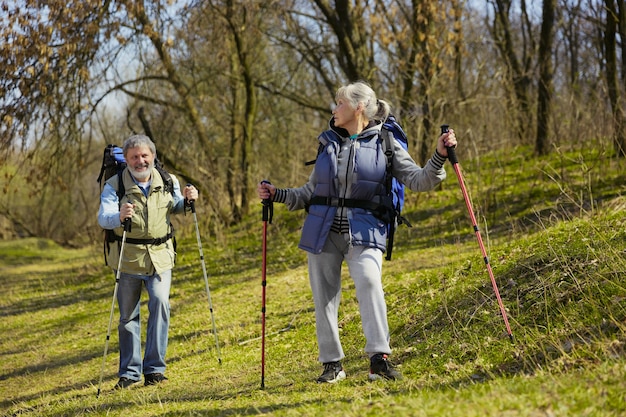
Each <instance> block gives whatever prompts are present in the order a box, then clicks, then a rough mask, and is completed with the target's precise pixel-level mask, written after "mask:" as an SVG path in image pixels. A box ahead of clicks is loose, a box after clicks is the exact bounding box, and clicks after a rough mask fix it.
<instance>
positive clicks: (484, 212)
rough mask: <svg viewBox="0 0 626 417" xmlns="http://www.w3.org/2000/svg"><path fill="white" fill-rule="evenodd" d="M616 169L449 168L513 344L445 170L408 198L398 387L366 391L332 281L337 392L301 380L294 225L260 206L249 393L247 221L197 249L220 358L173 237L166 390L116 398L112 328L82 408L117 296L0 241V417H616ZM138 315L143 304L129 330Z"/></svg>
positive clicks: (623, 264) (303, 297) (300, 274)
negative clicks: (438, 183) (472, 217)
mask: <svg viewBox="0 0 626 417" xmlns="http://www.w3.org/2000/svg"><path fill="white" fill-rule="evenodd" d="M460 157H461V156H460ZM624 164H625V161H620V160H615V159H613V158H611V157H610V154H606V153H603V152H598V151H597V150H584V151H577V152H571V153H561V152H555V153H554V154H552V155H550V156H549V157H546V158H541V159H537V158H534V157H532V156H531V154H530V153H529V151H528V150H527V149H516V150H515V151H514V152H511V151H509V152H507V153H506V154H505V153H503V154H493V155H488V156H483V157H482V158H480V159H471V160H469V159H468V160H467V162H465V161H464V160H463V159H462V158H461V165H462V169H463V172H464V174H465V183H466V185H467V187H468V190H469V192H470V196H471V198H472V203H473V206H474V209H475V212H476V216H477V219H478V223H479V225H480V229H481V234H482V237H483V240H484V241H485V244H486V246H487V250H488V253H489V258H490V263H491V266H492V267H493V271H494V275H495V278H496V280H497V283H498V287H499V291H500V294H501V296H502V301H503V304H504V306H505V308H506V310H507V314H508V319H509V321H510V325H511V330H512V333H513V336H514V341H513V342H512V341H511V340H510V339H509V338H508V337H507V333H506V329H505V325H504V321H503V318H502V316H501V314H500V313H499V309H498V304H497V302H496V299H495V297H494V291H493V289H492V285H491V283H490V280H489V276H488V274H487V271H486V268H485V264H484V262H483V260H482V257H481V253H480V249H479V247H478V245H477V243H476V239H475V236H474V233H473V230H472V228H471V224H470V221H469V217H468V214H467V210H466V207H465V204H464V202H463V198H462V196H461V193H460V190H459V187H458V184H457V182H456V177H455V175H454V173H453V171H452V169H451V167H450V166H448V167H447V169H448V173H449V174H448V175H449V177H448V180H447V181H446V182H445V183H444V185H443V186H442V187H441V189H439V190H436V191H432V192H429V193H423V194H411V193H409V197H408V200H407V207H406V210H405V214H406V215H407V216H408V218H409V219H410V221H411V222H412V224H413V227H412V228H406V227H402V228H400V229H399V230H398V232H397V234H396V246H395V249H394V257H393V260H391V261H388V262H387V261H386V262H385V264H384V268H385V269H384V284H385V291H386V296H387V304H388V309H389V323H390V328H391V333H392V334H391V342H392V346H393V348H394V355H393V357H392V359H393V361H394V363H396V364H397V365H398V368H399V369H400V370H401V371H402V373H403V374H404V379H403V380H402V381H397V382H376V383H371V382H368V381H367V360H366V356H365V354H364V353H363V345H364V340H363V336H362V332H361V324H360V319H359V314H358V306H357V303H356V299H355V296H354V286H353V284H352V282H351V280H350V279H349V277H348V275H347V271H345V270H344V276H345V278H346V279H345V280H344V296H343V302H342V309H341V316H340V318H341V324H342V341H343V344H344V349H345V351H346V355H347V357H346V360H345V362H344V366H345V368H346V372H347V374H348V378H347V379H346V380H345V381H342V382H341V383H340V384H336V385H318V384H316V383H315V382H314V381H315V378H317V376H318V375H319V373H320V371H321V366H320V365H319V363H317V361H316V354H317V347H316V341H315V326H314V317H313V303H312V299H311V294H310V290H309V287H308V281H307V271H306V257H305V255H304V253H303V252H302V251H300V250H299V249H297V248H296V244H297V241H298V239H299V227H300V226H301V224H302V219H303V213H289V212H287V211H286V210H285V209H284V207H282V206H280V205H276V207H275V213H274V221H273V222H272V224H271V225H268V258H267V259H268V270H267V287H266V291H267V310H266V319H267V330H266V336H267V338H266V358H265V360H266V363H265V389H261V388H260V382H261V338H260V337H261V294H262V287H261V235H262V221H261V209H260V205H259V206H258V210H256V207H255V208H254V209H253V210H252V211H253V212H255V211H258V213H257V214H256V215H253V216H252V217H250V218H248V219H246V221H245V222H244V223H242V224H241V225H239V226H237V227H234V228H232V229H231V230H228V231H226V232H225V233H224V235H223V236H219V238H215V237H209V236H203V249H204V255H205V259H206V262H207V264H206V265H207V272H208V279H209V286H210V295H211V299H212V303H213V309H214V318H215V320H216V324H217V336H218V340H219V344H220V355H218V352H217V349H216V347H215V339H214V334H213V332H212V326H211V316H210V313H209V306H208V303H207V293H206V291H205V286H204V279H203V274H202V269H201V264H200V260H199V253H198V247H197V244H196V236H195V232H194V230H193V229H191V228H189V227H187V228H183V229H182V230H180V231H179V238H178V245H179V258H178V264H177V267H176V269H175V271H174V285H173V289H172V294H171V301H172V324H171V328H170V345H169V350H168V371H167V376H168V377H169V378H170V381H169V383H168V384H166V385H163V386H160V387H143V386H142V387H137V388H134V389H130V390H125V391H122V392H120V391H112V390H111V388H112V386H113V385H114V383H115V381H116V380H117V376H116V370H117V364H118V357H117V331H116V328H115V326H114V328H113V333H112V336H111V344H110V346H109V354H108V355H107V357H106V361H105V373H104V383H103V387H102V388H103V391H102V394H101V395H100V397H98V398H96V392H97V388H98V380H99V376H100V373H101V369H102V363H103V357H102V354H103V348H104V343H105V336H106V330H107V324H108V320H109V312H110V307H111V297H112V294H113V289H114V277H113V276H112V273H111V272H110V270H109V269H108V268H106V267H104V266H103V261H102V255H101V247H100V243H99V242H94V244H93V245H92V246H91V247H88V248H84V249H82V250H74V249H71V250H70V249H65V248H61V247H59V246H57V245H55V244H54V243H52V242H50V241H45V240H37V239H26V240H18V241H2V242H0V276H1V277H2V278H1V279H2V284H3V290H4V297H2V299H1V301H0V306H1V311H2V313H1V314H2V334H3V337H2V339H1V340H0V355H1V357H2V359H3V360H2V361H1V363H0V410H2V414H3V415H13V416H59V415H63V416H80V415H99V416H104V415H124V416H196V415H198V416H199V415H202V416H247V415H278V416H296V415H297V416H301V415H305V416H315V415H342V416H359V417H362V416H379V415H394V416H618V415H623V414H624V413H626V394H625V392H626V356H625V343H626V334H625V319H626V274H625V271H626V211H625V210H624V209H625V208H626V181H625V176H626V174H625V172H626V171H625V170H624ZM293 185H296V184H293ZM200 204H201V201H199V202H198V205H200ZM201 223H202V220H201ZM202 226H203V229H204V228H205V227H206V225H205V224H202ZM144 300H147V296H144ZM146 311H147V310H146V307H145V303H144V305H142V314H143V319H144V322H145V318H146ZM116 314H117V309H116ZM116 317H117V316H116ZM114 323H115V320H114ZM144 329H145V326H144ZM144 331H145V330H144ZM220 362H221V363H220Z"/></svg>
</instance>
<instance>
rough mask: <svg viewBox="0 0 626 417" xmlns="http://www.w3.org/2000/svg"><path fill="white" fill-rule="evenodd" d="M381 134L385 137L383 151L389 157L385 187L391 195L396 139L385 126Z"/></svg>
mask: <svg viewBox="0 0 626 417" xmlns="http://www.w3.org/2000/svg"><path fill="white" fill-rule="evenodd" d="M380 132H381V134H382V136H383V140H382V144H383V150H384V152H385V156H386V157H387V181H386V184H385V185H386V187H387V192H388V193H391V179H392V177H393V175H392V174H391V168H392V166H391V164H392V161H393V141H394V140H395V138H394V137H393V133H392V132H391V130H389V129H387V128H385V126H384V125H383V128H382V129H381V131H380Z"/></svg>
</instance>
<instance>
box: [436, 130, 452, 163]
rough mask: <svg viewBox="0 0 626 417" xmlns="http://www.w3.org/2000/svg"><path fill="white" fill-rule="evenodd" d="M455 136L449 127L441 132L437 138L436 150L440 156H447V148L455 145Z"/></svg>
mask: <svg viewBox="0 0 626 417" xmlns="http://www.w3.org/2000/svg"><path fill="white" fill-rule="evenodd" d="M456 144H457V142H456V136H455V135H454V129H449V130H448V131H447V132H446V133H442V134H441V136H439V139H437V152H438V153H439V155H441V156H445V157H446V158H447V157H448V148H454V147H456Z"/></svg>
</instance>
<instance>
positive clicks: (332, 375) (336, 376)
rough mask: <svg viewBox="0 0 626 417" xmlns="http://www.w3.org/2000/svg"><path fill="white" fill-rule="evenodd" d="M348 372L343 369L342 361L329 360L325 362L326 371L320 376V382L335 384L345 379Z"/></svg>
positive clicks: (318, 380)
mask: <svg viewBox="0 0 626 417" xmlns="http://www.w3.org/2000/svg"><path fill="white" fill-rule="evenodd" d="M345 377H346V373H345V372H344V371H343V367H342V366H341V362H328V363H325V364H324V371H323V372H322V375H320V377H319V378H317V382H318V384H323V383H329V384H334V383H335V382H339V381H341V380H342V379H345Z"/></svg>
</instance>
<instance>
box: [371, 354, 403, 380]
mask: <svg viewBox="0 0 626 417" xmlns="http://www.w3.org/2000/svg"><path fill="white" fill-rule="evenodd" d="M387 358H388V355H387V354H384V353H377V354H376V355H374V356H372V357H371V358H370V375H369V379H370V381H376V380H378V379H390V380H399V379H402V374H400V372H398V371H396V370H395V369H394V368H393V365H392V364H391V363H390V362H389V361H388V360H387Z"/></svg>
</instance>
